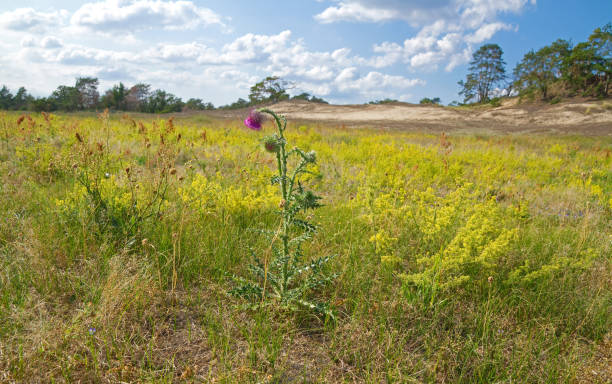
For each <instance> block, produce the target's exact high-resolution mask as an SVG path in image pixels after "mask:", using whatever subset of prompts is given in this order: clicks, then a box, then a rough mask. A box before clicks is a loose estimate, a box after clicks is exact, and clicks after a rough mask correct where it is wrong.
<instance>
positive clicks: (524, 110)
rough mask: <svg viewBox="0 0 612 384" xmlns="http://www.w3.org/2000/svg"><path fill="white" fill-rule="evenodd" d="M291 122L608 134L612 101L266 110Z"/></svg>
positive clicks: (300, 105) (298, 105)
mask: <svg viewBox="0 0 612 384" xmlns="http://www.w3.org/2000/svg"><path fill="white" fill-rule="evenodd" d="M270 108H271V109H272V110H274V111H277V112H280V113H283V114H285V115H286V116H287V117H288V118H290V119H293V120H303V121H309V122H321V123H331V124H338V125H342V124H344V125H346V126H373V127H385V128H399V129H408V130H434V131H441V130H459V131H466V132H486V131H491V132H495V131H504V132H525V133H527V132H533V133H535V132H559V133H582V134H595V135H611V136H612V101H603V102H602V101H570V102H562V103H559V104H555V105H550V104H537V105H535V104H518V103H517V102H516V100H507V101H506V102H504V105H502V106H501V107H497V108H493V107H490V106H485V107H474V108H465V107H459V108H451V107H440V106H423V105H414V104H407V103H393V104H385V105H326V104H316V103H307V102H294V101H291V102H281V103H278V104H275V105H272V106H271V107H270Z"/></svg>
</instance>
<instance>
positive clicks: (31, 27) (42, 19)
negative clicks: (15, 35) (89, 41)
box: [0, 8, 68, 31]
mask: <svg viewBox="0 0 612 384" xmlns="http://www.w3.org/2000/svg"><path fill="white" fill-rule="evenodd" d="M67 17H68V12H67V11H65V10H62V11H52V12H39V11H37V10H35V9H34V8H18V9H15V10H14V11H8V12H4V13H0V28H3V29H7V30H11V31H41V30H46V29H51V28H54V27H56V26H58V25H61V24H62V23H63V22H64V20H65V19H66V18H67Z"/></svg>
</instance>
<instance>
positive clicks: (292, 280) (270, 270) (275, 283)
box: [231, 109, 336, 318]
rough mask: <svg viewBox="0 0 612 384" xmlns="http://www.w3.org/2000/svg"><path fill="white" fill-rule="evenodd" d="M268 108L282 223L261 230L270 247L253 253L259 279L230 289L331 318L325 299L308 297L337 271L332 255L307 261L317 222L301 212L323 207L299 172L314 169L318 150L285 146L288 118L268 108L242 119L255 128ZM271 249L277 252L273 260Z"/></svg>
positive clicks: (269, 145) (268, 139) (269, 147)
mask: <svg viewBox="0 0 612 384" xmlns="http://www.w3.org/2000/svg"><path fill="white" fill-rule="evenodd" d="M264 113H265V114H268V115H271V116H272V117H273V119H274V122H275V123H276V127H277V133H276V134H274V135H272V136H269V137H266V138H265V139H264V148H265V149H266V151H268V152H270V153H273V154H275V155H276V162H277V168H278V174H277V175H275V176H273V177H272V179H271V182H272V184H275V185H276V184H277V185H279V193H280V196H281V202H280V211H279V214H280V216H281V220H280V226H279V228H278V230H276V231H267V230H263V231H261V232H262V233H264V234H266V235H267V236H269V238H270V247H269V248H268V251H267V252H265V255H264V258H263V260H261V259H258V258H257V257H255V264H253V265H251V266H250V271H251V273H252V274H253V276H254V277H255V280H246V279H243V278H237V280H238V282H239V285H238V286H237V287H236V288H234V289H233V290H232V291H231V293H232V294H234V295H236V296H241V297H245V298H248V299H251V300H253V301H255V302H258V303H262V304H263V303H264V302H265V301H266V300H268V301H269V300H273V301H277V302H278V303H279V304H280V305H281V306H283V307H286V308H289V309H294V310H295V309H298V308H306V309H309V310H313V311H315V312H317V313H319V314H322V315H325V316H328V317H329V318H333V313H332V311H331V310H330V308H329V306H328V305H327V304H326V303H322V302H317V301H310V300H307V299H306V298H305V296H306V294H307V293H308V292H310V291H312V290H314V289H316V288H319V287H321V286H323V285H325V284H327V283H329V282H330V281H331V280H333V279H334V278H335V277H336V276H335V275H325V274H324V273H323V268H324V266H325V264H326V263H327V262H328V261H329V260H330V259H331V258H332V256H322V257H319V258H316V259H314V260H312V261H310V262H306V263H304V262H303V258H304V254H303V252H302V245H303V243H304V242H306V241H308V240H310V239H312V237H313V235H314V234H315V233H316V231H317V226H316V225H314V224H312V223H310V222H308V221H307V220H306V218H304V217H303V215H304V213H305V212H307V211H309V210H313V209H315V208H318V207H320V206H321V204H320V203H319V200H321V198H320V197H319V196H317V195H315V194H314V193H313V192H312V191H309V190H307V189H305V188H304V186H303V185H302V183H301V182H300V176H301V175H304V174H313V172H312V171H311V170H309V168H310V167H311V166H313V165H314V164H315V163H316V154H315V152H314V151H310V152H304V151H303V150H301V149H299V148H297V147H294V148H293V149H291V150H290V151H287V149H286V145H287V140H286V139H285V130H286V129H287V119H286V118H285V117H284V116H282V115H281V116H278V115H277V114H276V113H274V112H273V111H271V110H269V109H260V110H257V111H251V113H250V114H249V117H248V118H247V119H246V120H245V121H244V123H245V125H246V126H247V127H249V128H251V129H253V130H256V131H259V130H261V129H262V123H263V121H264V115H263V114H264ZM292 157H293V158H297V162H292V163H293V164H294V167H293V169H292V170H289V163H290V158H292ZM270 254H272V255H273V258H272V259H271V260H269V255H270ZM254 256H255V255H254Z"/></svg>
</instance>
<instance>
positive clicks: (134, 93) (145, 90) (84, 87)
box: [0, 77, 214, 113]
mask: <svg viewBox="0 0 612 384" xmlns="http://www.w3.org/2000/svg"><path fill="white" fill-rule="evenodd" d="M98 86H99V81H98V79H97V78H95V77H78V78H77V79H76V81H75V84H74V85H72V86H69V85H60V86H59V87H57V89H56V90H55V91H53V93H51V95H49V96H48V97H33V96H32V95H30V94H29V93H28V92H27V90H26V89H25V88H24V87H21V88H19V90H18V91H17V92H16V93H15V95H13V94H11V92H10V90H9V89H8V88H7V87H6V86H3V87H2V88H1V89H0V109H7V110H11V109H12V110H32V111H37V112H41V111H45V112H52V111H66V112H74V111H88V110H96V109H104V108H109V109H112V110H118V111H134V112H148V113H169V112H180V111H182V110H185V109H190V110H206V109H214V106H213V105H212V104H211V103H205V102H203V101H202V100H201V99H193V98H192V99H189V100H187V102H184V101H183V100H182V99H181V98H179V97H176V96H174V95H173V94H171V93H169V92H166V91H164V90H162V89H156V90H153V91H152V90H151V86H150V85H149V84H145V83H138V84H135V85H133V86H131V87H127V86H126V85H124V84H123V83H119V84H117V85H114V86H113V87H112V88H110V89H108V90H107V91H106V92H104V94H103V95H100V93H99V91H98Z"/></svg>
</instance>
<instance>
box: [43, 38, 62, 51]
mask: <svg viewBox="0 0 612 384" xmlns="http://www.w3.org/2000/svg"><path fill="white" fill-rule="evenodd" d="M63 45H64V44H63V43H62V41H61V40H60V39H58V38H57V37H55V36H46V37H45V38H43V39H42V41H41V42H40V46H41V47H43V48H47V49H53V48H61V47H62V46H63Z"/></svg>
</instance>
